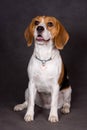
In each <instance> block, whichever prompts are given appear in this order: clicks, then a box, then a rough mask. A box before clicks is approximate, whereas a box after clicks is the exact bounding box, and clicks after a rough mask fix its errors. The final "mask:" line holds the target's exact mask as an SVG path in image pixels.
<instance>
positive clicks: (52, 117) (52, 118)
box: [48, 115, 59, 123]
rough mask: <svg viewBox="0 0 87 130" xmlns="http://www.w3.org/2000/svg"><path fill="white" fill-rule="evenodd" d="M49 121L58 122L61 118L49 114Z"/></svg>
mask: <svg viewBox="0 0 87 130" xmlns="http://www.w3.org/2000/svg"><path fill="white" fill-rule="evenodd" d="M48 121H50V122H52V123H55V122H58V121H59V119H58V116H54V115H51V116H49V118H48Z"/></svg>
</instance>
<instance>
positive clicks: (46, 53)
mask: <svg viewBox="0 0 87 130" xmlns="http://www.w3.org/2000/svg"><path fill="white" fill-rule="evenodd" d="M24 36H25V39H26V41H27V45H28V46H31V45H32V43H33V42H34V51H33V54H32V57H31V59H30V62H29V64H28V76H29V83H28V88H27V90H26V91H25V101H24V103H22V104H18V105H16V106H15V107H14V110H15V111H21V110H23V109H24V108H27V112H26V114H25V116H24V120H25V121H26V122H30V121H33V120H34V106H35V104H37V105H39V106H40V107H43V108H47V109H50V113H49V117H48V121H50V122H53V123H54V122H58V121H59V117H58V109H59V108H61V112H62V113H64V114H68V113H69V112H70V107H71V92H72V88H71V85H70V82H69V77H68V75H67V71H66V67H65V65H64V64H63V61H62V58H61V56H60V50H62V49H63V48H64V46H65V45H66V43H67V42H68V40H69V34H68V32H67V31H66V29H65V28H64V26H63V25H62V24H61V23H60V22H59V20H57V19H56V18H55V17H50V16H37V17H35V18H33V19H32V21H31V23H30V24H29V26H28V27H27V29H26V30H25V33H24Z"/></svg>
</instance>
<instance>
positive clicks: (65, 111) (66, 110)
mask: <svg viewBox="0 0 87 130" xmlns="http://www.w3.org/2000/svg"><path fill="white" fill-rule="evenodd" d="M61 112H62V113H63V114H68V113H70V107H69V106H64V107H63V108H62V109H61Z"/></svg>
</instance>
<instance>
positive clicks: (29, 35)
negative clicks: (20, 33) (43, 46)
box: [24, 22, 33, 46]
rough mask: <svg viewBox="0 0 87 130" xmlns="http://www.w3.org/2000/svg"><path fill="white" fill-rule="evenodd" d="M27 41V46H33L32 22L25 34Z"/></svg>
mask: <svg viewBox="0 0 87 130" xmlns="http://www.w3.org/2000/svg"><path fill="white" fill-rule="evenodd" d="M24 36H25V39H26V41H27V45H28V46H31V45H32V42H33V24H32V22H31V23H30V24H29V26H28V27H27V28H26V30H25V32H24Z"/></svg>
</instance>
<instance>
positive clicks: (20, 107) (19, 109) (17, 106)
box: [14, 104, 24, 111]
mask: <svg viewBox="0 0 87 130" xmlns="http://www.w3.org/2000/svg"><path fill="white" fill-rule="evenodd" d="M23 109H24V107H23V105H22V104H18V105H16V106H15V107H14V111H22V110H23Z"/></svg>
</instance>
